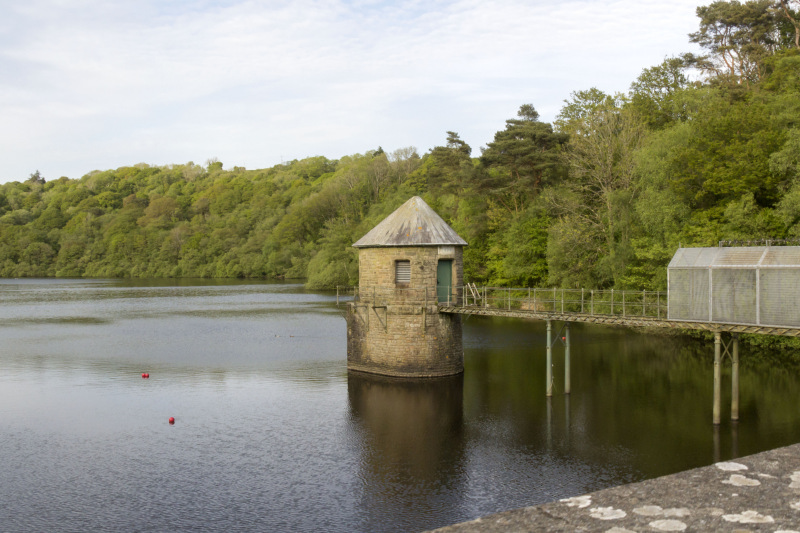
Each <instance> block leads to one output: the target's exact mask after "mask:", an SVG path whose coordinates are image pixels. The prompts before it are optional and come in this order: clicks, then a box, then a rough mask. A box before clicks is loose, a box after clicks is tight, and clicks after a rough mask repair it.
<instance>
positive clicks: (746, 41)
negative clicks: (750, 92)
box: [687, 0, 779, 87]
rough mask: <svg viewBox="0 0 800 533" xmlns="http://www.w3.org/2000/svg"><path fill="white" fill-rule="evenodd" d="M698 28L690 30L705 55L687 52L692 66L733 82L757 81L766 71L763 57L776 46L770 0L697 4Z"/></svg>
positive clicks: (776, 39)
mask: <svg viewBox="0 0 800 533" xmlns="http://www.w3.org/2000/svg"><path fill="white" fill-rule="evenodd" d="M697 16H698V17H699V18H700V29H699V30H698V31H696V32H694V33H690V34H689V37H690V41H691V42H693V43H697V44H699V45H700V46H701V47H702V48H704V49H706V50H707V51H708V52H709V54H710V55H709V56H703V57H695V58H692V57H691V56H687V59H690V60H691V61H692V63H693V66H695V67H697V68H699V69H700V70H702V71H704V72H706V73H707V74H711V75H713V76H715V77H716V78H717V79H719V80H723V81H725V80H727V81H729V82H731V83H734V84H740V85H741V84H744V85H745V86H748V87H749V85H750V84H751V83H757V82H759V81H761V79H762V78H763V77H764V75H765V74H766V64H765V60H766V58H767V57H769V56H770V55H772V54H773V53H775V51H776V50H777V49H778V42H779V34H778V21H777V15H776V10H775V9H774V8H773V4H772V1H771V0H750V1H748V2H745V3H744V4H742V3H740V2H738V1H737V0H731V1H729V2H726V1H723V0H718V1H716V2H714V3H712V4H710V5H708V6H700V7H698V8H697Z"/></svg>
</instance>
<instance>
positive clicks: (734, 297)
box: [711, 268, 757, 324]
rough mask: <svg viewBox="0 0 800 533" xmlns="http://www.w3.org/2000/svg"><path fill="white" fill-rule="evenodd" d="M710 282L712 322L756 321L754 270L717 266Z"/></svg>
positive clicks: (750, 322) (742, 322)
mask: <svg viewBox="0 0 800 533" xmlns="http://www.w3.org/2000/svg"><path fill="white" fill-rule="evenodd" d="M712 284H713V286H712V288H711V297H712V302H713V309H712V321H713V322H728V323H733V324H755V323H756V318H757V317H756V271H755V270H753V269H749V268H748V269H742V268H738V269H732V268H717V269H714V272H713V280H712Z"/></svg>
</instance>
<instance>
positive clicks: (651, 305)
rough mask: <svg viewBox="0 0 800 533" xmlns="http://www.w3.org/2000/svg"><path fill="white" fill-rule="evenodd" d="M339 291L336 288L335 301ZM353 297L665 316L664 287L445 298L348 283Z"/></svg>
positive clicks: (469, 293)
mask: <svg viewBox="0 0 800 533" xmlns="http://www.w3.org/2000/svg"><path fill="white" fill-rule="evenodd" d="M339 294H340V292H339V288H337V301H338V295H339ZM351 294H352V296H353V301H354V302H356V303H360V304H367V305H370V306H373V307H377V306H386V305H415V306H417V305H424V306H426V307H427V306H429V305H437V304H438V305H439V306H444V307H455V308H467V309H468V308H472V307H484V308H494V309H498V310H502V309H505V310H508V311H512V310H514V311H531V312H535V313H554V314H555V313H558V314H564V313H569V314H582V315H588V316H619V317H630V318H636V317H650V318H667V292H666V291H633V290H616V289H607V290H606V289H603V290H597V289H559V288H556V287H552V288H541V287H525V288H519V287H486V286H484V287H478V286H476V285H475V284H467V285H463V286H458V287H453V288H452V289H451V291H449V297H448V299H447V301H446V302H441V303H440V302H439V301H438V295H437V293H436V290H434V289H431V288H425V289H412V288H402V287H372V288H369V289H364V290H361V289H360V288H358V287H348V288H347V295H348V296H349V295H351Z"/></svg>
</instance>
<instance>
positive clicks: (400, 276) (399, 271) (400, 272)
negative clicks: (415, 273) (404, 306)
mask: <svg viewBox="0 0 800 533" xmlns="http://www.w3.org/2000/svg"><path fill="white" fill-rule="evenodd" d="M394 269H395V270H394V281H395V283H411V261H395V264H394Z"/></svg>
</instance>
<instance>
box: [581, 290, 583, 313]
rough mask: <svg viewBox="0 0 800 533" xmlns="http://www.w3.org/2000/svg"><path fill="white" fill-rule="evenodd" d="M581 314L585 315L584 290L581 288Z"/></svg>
mask: <svg viewBox="0 0 800 533" xmlns="http://www.w3.org/2000/svg"><path fill="white" fill-rule="evenodd" d="M581 314H583V288H581Z"/></svg>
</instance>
